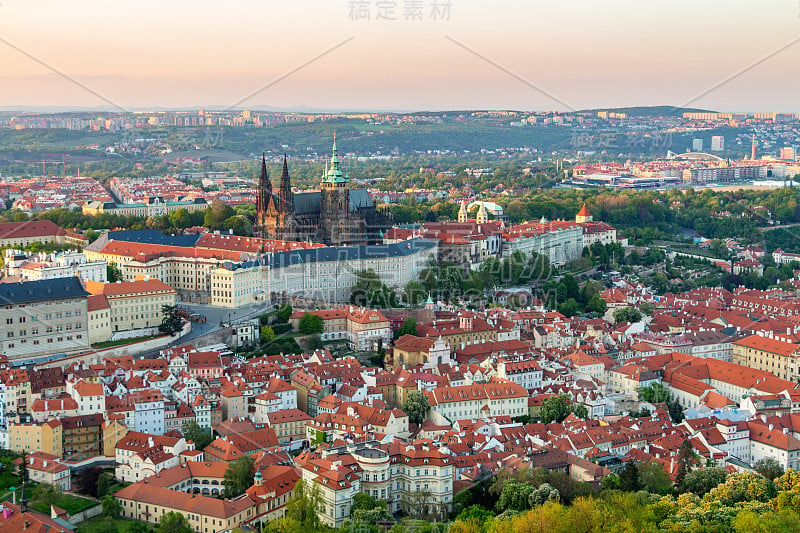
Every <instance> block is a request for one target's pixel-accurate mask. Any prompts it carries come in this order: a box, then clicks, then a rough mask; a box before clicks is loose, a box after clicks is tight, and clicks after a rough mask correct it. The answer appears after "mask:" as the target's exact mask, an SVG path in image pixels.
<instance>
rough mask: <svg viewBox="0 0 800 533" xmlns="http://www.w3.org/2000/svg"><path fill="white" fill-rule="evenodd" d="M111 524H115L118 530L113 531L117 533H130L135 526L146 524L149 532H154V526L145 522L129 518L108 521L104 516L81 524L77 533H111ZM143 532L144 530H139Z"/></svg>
mask: <svg viewBox="0 0 800 533" xmlns="http://www.w3.org/2000/svg"><path fill="white" fill-rule="evenodd" d="M109 524H113V525H115V526H116V527H117V529H112V531H116V532H118V533H129V532H130V531H131V527H132V526H133V524H144V525H145V526H147V528H148V531H152V530H153V525H152V524H147V523H145V522H138V521H136V520H130V519H128V518H114V519H108V518H104V517H103V516H96V517H94V518H91V519H89V520H87V521H85V522H81V523H80V525H79V526H78V529H77V530H76V532H77V533H108V531H109ZM139 531H143V530H139Z"/></svg>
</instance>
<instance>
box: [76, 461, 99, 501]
mask: <svg viewBox="0 0 800 533" xmlns="http://www.w3.org/2000/svg"><path fill="white" fill-rule="evenodd" d="M102 475H103V469H102V468H100V467H97V466H92V467H89V468H84V469H82V470H79V471H78V472H77V474H75V477H74V478H73V479H74V483H75V489H76V490H77V491H78V492H80V493H81V494H86V495H88V496H94V497H95V498H97V497H98V496H103V494H99V492H98V491H99V488H100V483H99V482H100V477H101V476H102Z"/></svg>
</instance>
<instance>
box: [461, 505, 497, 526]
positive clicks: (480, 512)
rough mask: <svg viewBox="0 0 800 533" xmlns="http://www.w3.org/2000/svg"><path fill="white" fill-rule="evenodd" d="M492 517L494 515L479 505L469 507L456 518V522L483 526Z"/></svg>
mask: <svg viewBox="0 0 800 533" xmlns="http://www.w3.org/2000/svg"><path fill="white" fill-rule="evenodd" d="M493 517H494V513H493V512H491V511H490V510H488V509H485V508H484V507H482V506H480V505H477V504H475V505H470V506H469V507H466V508H465V509H464V510H463V511H461V512H460V513H459V514H458V517H456V519H457V520H461V521H462V522H476V523H478V524H485V523H486V522H488V521H489V519H491V518H493Z"/></svg>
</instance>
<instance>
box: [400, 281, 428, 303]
mask: <svg viewBox="0 0 800 533" xmlns="http://www.w3.org/2000/svg"><path fill="white" fill-rule="evenodd" d="M425 297H426V293H425V287H423V286H422V283H420V282H418V281H414V280H411V281H409V282H408V283H406V286H405V287H403V295H402V299H403V303H404V304H406V305H408V306H410V307H417V306H418V305H419V304H421V303H422V302H424V301H425Z"/></svg>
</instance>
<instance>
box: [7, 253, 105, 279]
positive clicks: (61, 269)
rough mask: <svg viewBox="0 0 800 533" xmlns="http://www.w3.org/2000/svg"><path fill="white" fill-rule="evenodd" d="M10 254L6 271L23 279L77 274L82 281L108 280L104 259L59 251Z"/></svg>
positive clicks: (63, 276)
mask: <svg viewBox="0 0 800 533" xmlns="http://www.w3.org/2000/svg"><path fill="white" fill-rule="evenodd" d="M24 257H25V258H24V259H23V258H22V257H20V256H19V255H12V256H11V257H10V258H9V259H8V260H7V263H6V273H7V274H8V275H9V276H18V277H20V278H21V279H22V280H24V281H37V280H41V279H58V278H68V277H72V276H77V277H79V278H81V279H82V280H84V281H99V282H102V283H105V282H106V281H108V278H107V277H106V276H107V272H108V271H107V267H108V263H107V262H106V261H103V260H100V261H88V260H87V259H86V256H84V255H83V254H82V253H77V252H61V253H56V254H51V255H49V256H45V257H43V258H41V259H39V258H37V257H35V256H32V255H31V256H24Z"/></svg>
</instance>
